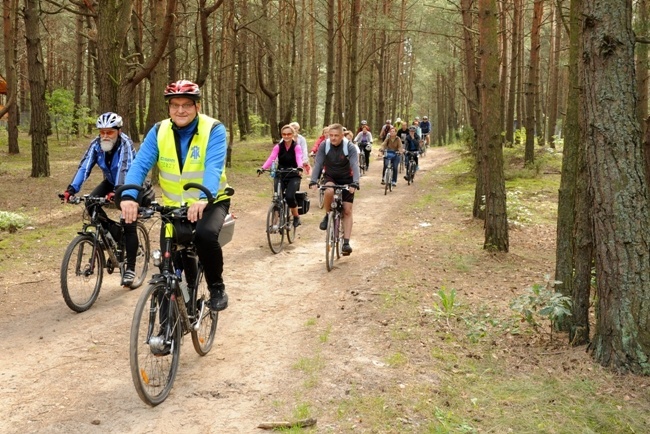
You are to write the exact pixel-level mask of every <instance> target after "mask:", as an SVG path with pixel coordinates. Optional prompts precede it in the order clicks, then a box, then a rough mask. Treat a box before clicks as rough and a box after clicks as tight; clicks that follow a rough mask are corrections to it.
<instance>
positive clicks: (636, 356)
mask: <svg viewBox="0 0 650 434" xmlns="http://www.w3.org/2000/svg"><path fill="white" fill-rule="evenodd" d="M583 6H584V7H583V11H582V16H583V19H584V25H583V37H582V41H583V51H582V56H580V57H581V59H582V61H583V78H584V81H583V82H584V86H583V89H584V92H585V98H584V101H583V113H584V116H585V122H584V125H585V127H586V131H585V146H586V157H587V158H586V159H587V166H588V167H589V176H590V190H591V191H592V192H593V198H592V201H593V203H592V210H593V227H594V246H595V250H596V279H597V282H598V307H597V312H598V317H597V320H596V331H595V336H594V341H593V346H592V347H591V350H592V354H593V356H594V358H595V359H596V361H598V362H599V363H600V364H602V365H603V366H610V367H613V368H615V369H617V370H619V371H631V372H634V373H638V374H645V375H647V374H650V364H649V362H648V359H649V358H650V333H648V327H647V325H648V324H649V323H650V305H648V303H646V302H645V300H648V299H649V298H650V261H649V248H650V245H649V244H650V228H649V227H648V225H649V217H650V215H649V212H648V190H647V186H646V183H645V174H644V167H643V158H642V155H641V134H640V128H639V124H638V121H637V117H636V105H635V104H636V82H635V77H634V34H633V32H632V23H631V18H632V0H626V1H620V0H610V1H602V0H584V2H583Z"/></svg>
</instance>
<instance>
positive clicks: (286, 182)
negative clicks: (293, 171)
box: [273, 176, 302, 208]
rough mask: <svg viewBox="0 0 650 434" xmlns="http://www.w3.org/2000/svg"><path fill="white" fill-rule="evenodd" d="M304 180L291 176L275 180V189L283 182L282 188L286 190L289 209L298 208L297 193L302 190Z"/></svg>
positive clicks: (285, 195)
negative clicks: (301, 182) (301, 185)
mask: <svg viewBox="0 0 650 434" xmlns="http://www.w3.org/2000/svg"><path fill="white" fill-rule="evenodd" d="M301 180H302V178H300V177H299V176H290V177H285V178H279V177H276V178H275V182H274V183H273V185H274V187H275V188H276V189H277V188H278V184H277V183H278V182H282V188H283V189H284V199H285V200H286V201H287V205H289V208H295V207H297V206H298V202H297V201H296V191H298V190H300V181H301Z"/></svg>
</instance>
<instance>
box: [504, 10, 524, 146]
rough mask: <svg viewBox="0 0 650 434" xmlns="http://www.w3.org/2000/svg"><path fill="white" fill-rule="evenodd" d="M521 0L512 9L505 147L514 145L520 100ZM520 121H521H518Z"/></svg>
mask: <svg viewBox="0 0 650 434" xmlns="http://www.w3.org/2000/svg"><path fill="white" fill-rule="evenodd" d="M522 1H523V0H513V9H512V17H513V18H512V43H511V44H510V83H509V87H508V107H507V109H506V146H512V145H513V144H514V143H515V139H514V137H515V136H514V130H515V103H516V100H518V99H520V98H521V95H520V94H518V93H517V82H518V81H520V80H521V77H519V74H517V71H518V68H517V65H518V64H519V56H520V53H519V46H520V42H519V39H520V36H519V23H520V21H521V19H520V16H521V10H522ZM519 121H521V119H519Z"/></svg>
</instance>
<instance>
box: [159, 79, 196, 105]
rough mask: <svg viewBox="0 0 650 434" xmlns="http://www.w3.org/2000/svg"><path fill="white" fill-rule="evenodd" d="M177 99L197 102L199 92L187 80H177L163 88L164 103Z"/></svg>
mask: <svg viewBox="0 0 650 434" xmlns="http://www.w3.org/2000/svg"><path fill="white" fill-rule="evenodd" d="M177 97H183V98H189V99H191V100H193V101H198V100H200V99H201V90H200V89H199V86H198V85H197V84H196V83H192V82H191V81H189V80H178V81H175V82H173V83H169V84H168V85H167V87H166V88H165V101H167V102H169V100H170V99H172V98H177Z"/></svg>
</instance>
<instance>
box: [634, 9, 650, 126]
mask: <svg viewBox="0 0 650 434" xmlns="http://www.w3.org/2000/svg"><path fill="white" fill-rule="evenodd" d="M648 27H649V26H648V0H638V1H637V14H636V29H635V33H636V36H637V37H644V38H647V37H648ZM649 67H650V62H648V44H636V86H637V89H638V94H639V102H638V104H637V118H638V120H639V125H641V128H642V130H641V134H643V133H644V132H645V131H644V128H645V125H646V123H645V120H646V118H647V117H648V68H649Z"/></svg>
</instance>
